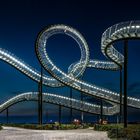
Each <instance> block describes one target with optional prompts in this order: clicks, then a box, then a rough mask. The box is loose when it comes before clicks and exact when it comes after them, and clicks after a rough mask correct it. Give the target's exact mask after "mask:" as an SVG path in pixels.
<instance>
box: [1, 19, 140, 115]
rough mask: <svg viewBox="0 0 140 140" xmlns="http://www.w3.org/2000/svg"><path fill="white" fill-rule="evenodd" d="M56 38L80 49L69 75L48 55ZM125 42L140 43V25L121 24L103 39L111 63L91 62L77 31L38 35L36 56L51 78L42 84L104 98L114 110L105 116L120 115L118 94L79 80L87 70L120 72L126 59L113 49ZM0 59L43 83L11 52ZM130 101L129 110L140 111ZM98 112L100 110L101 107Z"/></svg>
mask: <svg viewBox="0 0 140 140" xmlns="http://www.w3.org/2000/svg"><path fill="white" fill-rule="evenodd" d="M55 34H65V35H68V36H70V37H72V38H73V39H74V40H75V41H76V42H77V43H78V45H79V47H80V50H81V58H80V60H79V61H78V62H74V63H73V64H71V65H70V66H69V68H68V73H65V72H63V71H62V70H61V69H60V68H58V67H57V66H56V65H55V64H54V63H53V62H52V61H51V59H50V58H49V56H48V54H47V41H48V39H49V37H51V36H53V35H55ZM123 39H140V21H130V22H123V23H118V24H116V25H113V26H111V27H110V28H108V29H107V30H106V31H105V32H104V33H103V35H102V39H101V51H102V53H103V54H104V55H105V56H106V57H108V58H109V59H110V60H111V61H100V60H90V59H89V48H88V45H87V42H86V41H85V39H84V37H83V36H82V35H81V34H80V33H79V32H78V31H77V30H75V29H74V28H72V27H69V26H66V25H54V26H51V27H49V28H45V29H44V30H42V32H40V34H39V35H38V38H37V42H36V53H37V57H38V59H39V61H40V63H41V65H42V66H43V67H44V69H45V70H47V71H48V72H49V73H50V74H51V75H52V77H49V76H46V75H43V84H44V85H48V86H51V87H61V86H64V85H66V86H70V87H72V88H74V89H76V90H78V91H81V92H82V93H83V94H87V95H91V96H93V97H98V98H102V99H104V100H106V101H108V102H109V103H111V102H112V103H111V104H112V106H111V107H107V106H106V107H104V108H103V110H104V114H110V115H111V114H114V113H117V112H118V108H119V106H118V104H119V103H120V97H119V93H116V92H113V91H111V90H109V89H105V88H102V87H99V86H96V85H93V84H90V83H87V82H85V81H82V80H79V79H78V78H79V77H80V76H82V75H83V73H84V71H85V69H86V68H87V67H90V68H96V69H106V70H119V68H120V67H123V62H124V57H123V55H122V54H121V53H119V52H118V51H117V50H116V49H115V48H114V46H113V45H112V44H114V42H116V41H119V40H123ZM0 59H1V60H3V61H5V62H7V63H9V64H10V65H12V66H14V67H15V68H17V69H18V70H20V71H21V72H22V73H24V74H25V75H27V76H28V77H30V78H31V79H33V80H35V81H37V82H39V81H40V76H41V75H40V72H38V71H37V70H35V69H34V68H32V67H31V66H29V65H28V64H26V63H25V62H23V61H22V60H20V59H19V58H17V57H15V56H14V55H13V54H11V53H9V52H8V51H6V50H4V49H0ZM56 98H58V97H56ZM58 99H59V98H58ZM127 100H128V106H131V107H135V108H140V99H136V98H132V97H128V99H127ZM122 103H123V100H122ZM94 107H95V106H93V108H94ZM97 108H98V109H100V107H99V106H98V107H97ZM97 108H96V109H97ZM116 108H117V109H116ZM96 109H95V110H96ZM98 109H97V110H98ZM97 114H98V113H97Z"/></svg>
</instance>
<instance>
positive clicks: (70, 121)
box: [70, 87, 73, 123]
mask: <svg viewBox="0 0 140 140" xmlns="http://www.w3.org/2000/svg"><path fill="white" fill-rule="evenodd" d="M70 98H72V88H71V87H70ZM70 102H71V106H72V101H70ZM72 119H73V117H72V108H70V123H72Z"/></svg>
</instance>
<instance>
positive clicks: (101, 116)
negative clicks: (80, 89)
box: [100, 99, 103, 124]
mask: <svg viewBox="0 0 140 140" xmlns="http://www.w3.org/2000/svg"><path fill="white" fill-rule="evenodd" d="M100 101H101V104H100V108H101V113H100V119H101V124H103V100H102V99H100Z"/></svg>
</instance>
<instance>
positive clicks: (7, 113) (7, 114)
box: [6, 108, 9, 124]
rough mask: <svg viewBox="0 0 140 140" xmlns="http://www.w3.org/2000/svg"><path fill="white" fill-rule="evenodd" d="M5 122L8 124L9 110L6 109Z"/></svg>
mask: <svg viewBox="0 0 140 140" xmlns="http://www.w3.org/2000/svg"><path fill="white" fill-rule="evenodd" d="M6 121H7V124H8V123H9V109H8V108H7V109H6Z"/></svg>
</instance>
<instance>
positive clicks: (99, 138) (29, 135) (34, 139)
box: [0, 127, 110, 140]
mask: <svg viewBox="0 0 140 140" xmlns="http://www.w3.org/2000/svg"><path fill="white" fill-rule="evenodd" d="M0 140H110V139H109V138H107V133H106V132H98V131H94V130H91V129H78V130H29V129H22V128H15V127H3V130H1V131H0Z"/></svg>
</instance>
